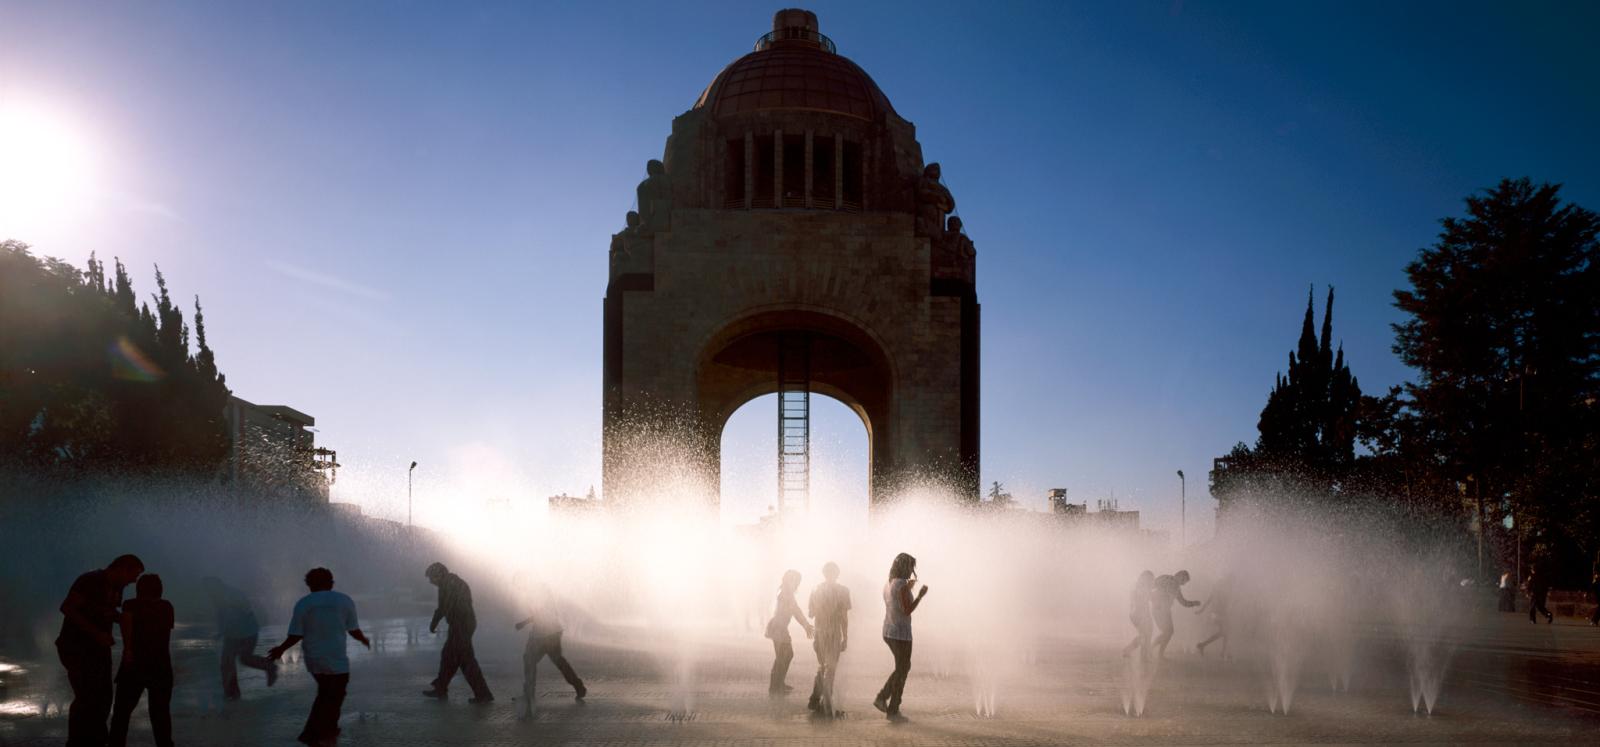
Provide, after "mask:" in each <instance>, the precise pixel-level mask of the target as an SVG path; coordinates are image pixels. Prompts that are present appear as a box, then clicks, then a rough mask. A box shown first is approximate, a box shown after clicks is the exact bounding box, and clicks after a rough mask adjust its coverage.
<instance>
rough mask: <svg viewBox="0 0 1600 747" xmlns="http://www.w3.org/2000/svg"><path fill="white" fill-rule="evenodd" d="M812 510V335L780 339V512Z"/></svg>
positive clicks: (781, 513) (790, 336)
mask: <svg viewBox="0 0 1600 747" xmlns="http://www.w3.org/2000/svg"><path fill="white" fill-rule="evenodd" d="M810 509H811V337H810V336H809V335H805V334H786V335H782V336H780V337H779V338H778V515H779V516H787V515H788V514H790V513H795V512H800V513H805V512H807V511H809V510H810Z"/></svg>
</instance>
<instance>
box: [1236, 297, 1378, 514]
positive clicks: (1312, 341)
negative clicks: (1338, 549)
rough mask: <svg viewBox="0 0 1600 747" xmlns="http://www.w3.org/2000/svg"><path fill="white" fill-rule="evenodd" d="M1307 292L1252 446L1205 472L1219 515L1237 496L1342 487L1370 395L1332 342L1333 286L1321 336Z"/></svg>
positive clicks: (1322, 492) (1335, 491)
mask: <svg viewBox="0 0 1600 747" xmlns="http://www.w3.org/2000/svg"><path fill="white" fill-rule="evenodd" d="M1312 293H1314V291H1313V292H1312ZM1312 293H1308V294H1307V297H1306V313H1305V316H1304V317H1303V318H1302V319H1301V323H1300V340H1299V343H1298V344H1297V345H1296V348H1295V350H1294V351H1292V352H1290V353H1289V368H1288V371H1287V372H1286V373H1285V372H1280V373H1279V374H1278V375H1277V378H1276V379H1275V381H1274V383H1273V387H1272V391H1271V393H1270V394H1268V395H1267V404H1266V406H1265V407H1263V408H1261V417H1260V419H1259V420H1258V421H1257V423H1256V430H1257V431H1258V433H1259V436H1258V437H1257V439H1256V445H1255V447H1254V448H1252V447H1250V446H1247V445H1245V444H1243V443H1240V444H1238V445H1236V446H1234V447H1233V450H1232V451H1230V452H1229V453H1228V454H1227V455H1226V456H1224V457H1221V458H1219V459H1218V460H1217V464H1216V469H1214V470H1212V472H1211V494H1212V496H1214V497H1215V498H1216V499H1217V501H1218V509H1219V511H1220V512H1221V513H1222V514H1226V513H1227V512H1228V511H1229V510H1230V505H1229V504H1230V503H1231V502H1233V501H1236V500H1240V499H1266V500H1282V499H1285V498H1288V497H1290V496H1293V497H1296V498H1303V497H1307V496H1321V497H1322V499H1323V500H1324V501H1332V500H1334V499H1336V498H1341V497H1343V495H1344V494H1345V493H1346V492H1347V489H1348V483H1349V482H1350V480H1351V478H1352V475H1353V474H1354V467H1355V464H1356V452H1355V444H1356V439H1357V436H1358V434H1359V433H1361V432H1362V430H1363V429H1362V426H1361V423H1360V417H1361V414H1362V413H1363V412H1364V411H1366V410H1365V409H1364V407H1365V405H1364V403H1365V402H1366V400H1370V399H1371V398H1365V399H1364V398H1363V397H1362V396H1361V386H1360V384H1359V382H1358V381H1357V380H1356V377H1355V376H1354V375H1353V374H1351V373H1350V367H1349V366H1348V365H1346V363H1345V360H1344V345H1343V344H1340V345H1338V346H1337V347H1335V345H1334V342H1333V289H1332V288H1329V289H1328V300H1327V305H1326V306H1325V307H1324V311H1323V315H1322V335H1321V337H1320V338H1319V337H1318V336H1317V333H1316V315H1315V306H1314V303H1315V296H1314V295H1313V294H1312Z"/></svg>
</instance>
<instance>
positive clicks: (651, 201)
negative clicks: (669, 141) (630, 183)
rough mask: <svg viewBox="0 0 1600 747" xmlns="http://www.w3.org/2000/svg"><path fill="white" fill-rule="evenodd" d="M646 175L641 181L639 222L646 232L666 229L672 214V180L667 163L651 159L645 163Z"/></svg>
mask: <svg viewBox="0 0 1600 747" xmlns="http://www.w3.org/2000/svg"><path fill="white" fill-rule="evenodd" d="M644 169H645V173H646V176H645V178H644V181H642V182H639V190H638V197H639V224H640V228H641V229H642V230H643V231H644V232H645V233H655V232H656V231H665V230H667V228H668V227H669V226H670V218H671V216H672V182H671V181H670V180H669V179H668V178H667V165H666V164H664V163H662V162H660V161H657V160H654V159H651V161H650V162H649V163H647V164H645V167H644Z"/></svg>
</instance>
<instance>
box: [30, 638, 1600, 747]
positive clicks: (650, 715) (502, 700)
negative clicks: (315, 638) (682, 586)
mask: <svg viewBox="0 0 1600 747" xmlns="http://www.w3.org/2000/svg"><path fill="white" fill-rule="evenodd" d="M415 624H416V621H387V622H386V623H381V624H377V625H373V628H375V629H376V630H374V631H370V632H376V633H379V634H381V636H382V641H383V645H382V646H381V650H378V651H375V652H372V653H368V652H366V651H360V652H359V653H358V654H356V655H355V656H353V662H354V664H353V667H354V675H353V678H352V681H351V686H350V695H349V699H348V700H347V702H346V703H345V708H344V717H343V721H342V726H343V728H344V735H343V739H342V740H341V744H347V745H395V746H407V745H444V744H452V745H453V744H462V745H465V744H473V745H512V744H532V743H538V744H571V745H661V746H663V747H665V746H666V745H700V744H719V745H728V744H756V745H768V744H774V745H776V744H794V745H798V744H807V745H809V744H822V745H879V744H884V745H888V744H893V745H969V744H972V745H979V744H994V745H1059V744H1135V743H1137V744H1234V743H1247V744H1268V743H1271V744H1284V743H1294V744H1306V743H1317V744H1378V743H1382V744H1393V743H1410V744H1429V743H1433V744H1462V743H1508V742H1532V741H1540V742H1549V741H1561V742H1574V741H1576V742H1591V743H1592V742H1595V741H1596V740H1600V731H1597V730H1600V667H1597V664H1600V629H1597V628H1591V627H1589V626H1588V625H1587V623H1586V622H1584V621H1582V620H1579V619H1575V618H1558V620H1557V624H1556V625H1553V626H1551V625H1538V626H1534V625H1530V624H1529V623H1528V622H1527V618H1526V617H1525V616H1523V615H1497V614H1493V613H1483V614H1481V615H1479V616H1477V617H1475V618H1473V619H1471V620H1468V621H1464V622H1461V623H1458V624H1454V625H1451V626H1449V627H1448V628H1447V629H1446V630H1445V634H1444V638H1443V641H1442V643H1440V644H1439V645H1438V646H1437V647H1435V648H1433V649H1430V650H1431V651H1433V652H1434V654H1435V655H1436V656H1437V657H1439V658H1438V660H1439V661H1441V662H1447V666H1441V667H1439V668H1438V669H1442V671H1444V676H1443V680H1442V685H1441V686H1440V690H1439V696H1438V699H1437V703H1436V708H1435V710H1434V713H1433V714H1432V715H1426V714H1422V715H1419V714H1415V713H1413V710H1412V700H1411V695H1410V689H1409V687H1408V676H1407V669H1406V661H1407V654H1406V650H1407V649H1406V647H1405V646H1404V645H1402V644H1400V643H1398V642H1397V641H1398V638H1397V637H1396V635H1395V633H1394V631H1386V630H1381V629H1367V630H1363V631H1361V636H1362V643H1361V645H1360V646H1359V649H1360V650H1361V652H1362V653H1361V654H1360V655H1359V656H1357V657H1355V659H1354V662H1353V665H1352V667H1351V669H1350V672H1351V678H1350V686H1349V688H1348V690H1345V691H1336V690H1335V689H1334V688H1333V687H1332V686H1330V679H1329V677H1328V675H1327V672H1326V671H1325V670H1324V668H1321V667H1319V665H1318V664H1317V663H1316V661H1317V656H1316V655H1317V653H1318V652H1317V650H1316V649H1317V648H1318V646H1319V645H1320V642H1318V641H1312V642H1311V646H1310V648H1311V650H1310V651H1308V652H1306V655H1305V656H1304V657H1301V658H1298V659H1295V660H1294V661H1290V662H1284V661H1281V660H1280V661H1279V662H1278V664H1279V665H1280V666H1279V667H1278V668H1277V669H1276V670H1274V669H1273V668H1272V666H1271V662H1269V661H1268V660H1267V659H1265V658H1263V657H1261V656H1257V655H1250V654H1241V655H1239V656H1238V657H1237V658H1234V659H1232V660H1229V661H1220V660H1218V659H1217V657H1216V655H1215V653H1214V652H1208V653H1211V654H1212V655H1211V656H1209V657H1207V658H1201V657H1200V656H1198V655H1197V654H1196V653H1194V652H1193V651H1192V650H1189V651H1182V652H1180V651H1177V650H1176V649H1174V650H1173V651H1170V652H1169V655H1168V659H1167V660H1166V662H1164V663H1163V664H1162V665H1161V666H1160V669H1159V670H1158V671H1157V672H1155V673H1154V675H1153V677H1152V679H1151V684H1150V686H1149V689H1148V697H1147V707H1146V709H1145V712H1144V714H1143V716H1142V717H1132V716H1129V715H1127V714H1126V713H1125V712H1124V701H1125V700H1131V699H1132V694H1133V690H1134V689H1135V688H1132V687H1131V686H1130V679H1129V678H1130V676H1131V674H1130V672H1131V669H1130V664H1129V661H1128V660H1125V659H1122V658H1121V657H1119V656H1118V655H1117V653H1116V649H1117V648H1118V644H1119V642H1117V641H1111V640H1065V639H1063V640H1060V641H1056V642H1054V643H1050V644H1047V645H1043V646H1041V647H1039V648H1038V649H1036V650H1034V651H1032V652H1031V653H1030V654H1028V655H1027V656H1026V657H1022V658H1019V659H1018V665H1017V666H1015V667H1012V668H1011V669H1010V670H1009V673H1008V674H1006V675H1004V676H998V675H997V676H995V677H994V679H993V681H994V683H995V684H994V685H993V686H992V688H975V687H974V681H973V678H972V677H970V676H968V675H967V674H965V673H963V672H962V671H959V670H961V668H960V667H956V666H949V665H948V659H947V657H943V656H942V655H941V652H939V651H938V650H933V648H932V644H931V643H930V644H927V645H922V646H921V647H919V649H918V650H917V652H916V656H915V659H914V665H913V672H912V675H911V678H910V681H909V683H908V685H907V687H906V703H905V706H904V710H905V713H906V715H907V716H909V717H910V719H911V720H910V722H909V723H904V724H891V723H888V722H887V721H885V720H884V719H883V718H882V716H881V714H879V713H878V712H876V711H874V710H873V709H872V707H871V705H870V701H871V696H872V694H873V693H874V692H875V691H876V690H877V687H878V685H879V684H880V683H881V681H882V678H883V677H884V676H885V675H887V673H888V669H889V657H888V655H887V652H886V651H884V650H883V649H884V647H883V645H882V644H881V642H879V641H877V640H870V641H861V640H859V639H858V641H857V642H856V644H855V646H854V647H853V648H852V650H851V652H850V653H849V654H847V656H846V659H845V661H844V664H843V672H842V673H841V675H840V684H839V688H838V689H839V694H840V699H841V702H840V707H841V708H843V709H844V710H845V713H844V714H843V716H842V717H841V718H838V719H834V720H814V719H812V718H810V717H809V715H808V713H807V712H806V710H805V707H804V706H805V700H806V698H805V695H806V692H807V689H808V687H809V682H810V677H811V675H812V673H813V672H814V666H815V660H814V658H813V657H812V656H811V653H810V651H809V649H808V648H806V646H805V644H804V641H803V640H801V641H797V646H796V648H797V649H799V651H798V652H797V655H796V657H795V663H794V667H793V669H792V670H791V672H790V674H789V683H790V684H791V685H794V686H795V687H796V690H795V692H794V693H793V694H791V695H790V696H788V697H785V698H778V699H772V698H769V697H768V695H767V692H766V677H767V667H768V666H769V664H770V649H769V648H768V647H767V646H768V644H767V643H766V641H764V640H759V638H758V636H759V634H752V635H749V636H745V635H732V634H729V635H728V636H726V638H725V639H724V640H719V641H716V642H711V643H702V644H701V645H700V646H699V647H698V649H697V655H696V656H695V657H694V658H695V661H696V662H698V663H697V664H696V666H695V668H694V673H693V675H692V676H690V677H688V678H687V681H689V682H692V684H691V685H688V686H680V685H678V684H677V683H678V682H680V681H685V680H684V678H683V676H682V670H681V669H678V668H675V667H674V666H673V664H672V663H671V662H663V661H659V660H658V659H657V658H655V657H653V656H650V655H647V654H644V653H641V652H638V651H633V650H630V649H629V648H628V647H626V646H623V645H619V644H618V643H616V640H622V639H616V638H613V640H611V641H607V640H605V639H601V638H589V639H588V640H583V639H574V640H570V641H568V642H567V649H568V650H567V653H568V658H569V659H570V660H571V661H572V663H573V664H574V665H575V666H576V667H577V669H578V671H579V673H580V674H582V675H583V677H584V678H585V680H586V681H587V683H588V685H589V689H590V695H589V697H588V699H587V702H581V703H580V702H577V701H575V700H574V699H573V698H572V691H571V689H570V688H568V687H567V686H566V685H565V683H563V682H562V681H561V679H560V676H559V675H558V674H557V673H556V672H555V671H554V668H553V667H551V666H550V664H549V663H548V662H546V663H545V664H544V665H543V666H542V667H541V670H540V677H541V678H540V680H539V685H538V693H537V698H538V699H537V702H538V706H539V707H538V710H537V714H536V716H535V717H534V718H533V719H531V720H527V721H519V720H518V719H517V714H518V710H519V708H520V706H521V703H520V700H519V698H520V691H521V672H520V662H519V661H518V660H517V658H516V656H515V655H514V654H508V653H507V652H506V651H504V650H496V651H495V652H493V653H492V655H491V654H490V653H489V652H488V651H485V652H484V654H483V655H482V656H481V658H483V660H484V663H485V670H486V672H487V674H488V676H489V680H490V684H491V686H492V687H493V688H494V690H495V692H496V695H497V696H498V698H499V700H498V701H497V702H496V703H494V704H492V705H489V706H481V707H480V706H473V705H468V704H467V703H466V698H467V696H468V692H467V689H466V686H465V683H463V682H461V681H460V680H459V679H458V680H457V682H456V683H455V685H454V687H453V689H452V693H451V701H450V702H449V703H443V704H441V703H436V702H430V701H426V700H424V699H423V698H422V697H421V695H420V694H419V692H420V691H421V690H422V689H423V688H424V687H426V686H427V682H428V680H429V679H430V678H431V676H432V674H433V669H434V667H435V666H436V662H437V656H438V646H439V640H440V639H438V638H434V637H432V636H426V635H425V636H422V637H421V638H420V639H419V640H417V641H416V642H415V643H408V637H409V636H408V633H407V630H406V626H408V625H412V626H414V625H415ZM413 631H414V628H413ZM269 633H270V634H268V635H263V637H262V640H263V641H264V642H265V641H270V640H276V638H275V637H274V636H275V635H278V634H281V630H277V631H269ZM752 638H754V640H752ZM210 646H211V644H210V643H209V642H208V641H204V640H197V639H184V640H180V641H178V642H177V643H175V645H174V657H175V666H176V667H177V669H178V671H179V679H180V682H179V685H178V688H177V692H176V694H175V698H174V701H175V703H174V718H175V731H176V734H177V737H178V743H179V744H183V745H257V744H261V745H279V744H283V745H287V744H293V743H294V737H295V735H296V734H297V733H298V731H299V729H300V726H301V724H302V721H303V719H304V716H305V713H306V710H307V708H308V707H309V705H310V702H311V698H312V694H313V691H314V683H313V682H312V680H311V678H310V677H309V676H307V675H306V674H305V672H304V670H303V669H302V668H301V667H300V666H299V665H298V663H297V662H290V663H289V664H288V665H286V667H285V669H284V674H283V677H282V679H281V680H280V681H279V683H278V685H277V686H276V687H274V688H271V689H267V688H266V687H265V682H264V679H263V677H262V675H261V673H259V672H254V671H251V670H245V671H246V672H248V674H246V675H245V676H244V677H243V678H242V682H243V686H244V689H245V694H244V699H243V700H242V701H239V702H233V703H227V702H222V701H221V700H220V698H219V697H218V693H217V689H218V686H217V679H216V677H217V676H216V674H215V662H214V659H213V658H212V657H213V656H214V655H215V654H214V650H213V649H212V648H211V647H210ZM265 647H266V644H265V643H264V644H263V646H262V648H263V649H264V648H265ZM486 648H493V647H486ZM500 648H503V647H500ZM352 650H353V651H355V650H359V647H358V646H354V644H352ZM26 666H27V667H28V668H30V669H32V670H34V671H31V672H29V673H28V674H27V676H25V677H23V678H21V679H20V680H19V679H18V678H17V677H15V676H12V677H10V681H11V682H12V683H13V684H10V685H9V686H8V687H6V689H4V690H0V697H3V698H4V701H3V702H0V745H6V746H10V745H18V746H21V745H46V744H51V745H54V744H60V743H61V742H62V741H63V739H64V737H65V727H66V720H65V718H64V714H63V711H62V709H63V708H64V705H65V703H66V701H67V700H68V697H67V693H66V690H65V682H64V680H63V678H61V677H60V676H59V674H57V673H56V672H55V669H57V668H58V667H57V666H56V665H55V663H54V662H53V661H48V662H39V663H35V664H30V665H26ZM1273 671H1277V672H1278V673H1279V674H1283V673H1284V672H1289V673H1290V674H1289V675H1287V676H1285V677H1283V678H1282V679H1283V681H1285V682H1289V683H1292V685H1291V686H1290V687H1289V688H1288V690H1290V691H1292V701H1291V703H1292V705H1291V708H1290V709H1289V712H1288V714H1287V715H1282V714H1275V713H1273V712H1272V711H1271V710H1269V707H1268V704H1269V693H1270V692H1273V690H1272V689H1271V688H1269V687H1268V685H1267V683H1268V682H1270V681H1273V678H1272V676H1271V673H1272V672H1273ZM13 675H15V672H13ZM991 704H992V713H993V715H992V716H987V715H980V713H981V712H987V711H988V709H989V708H990V707H991ZM134 729H135V731H134V733H133V735H132V739H131V742H130V743H132V744H150V743H151V741H150V734H149V730H148V721H147V720H146V719H145V717H144V711H143V709H142V708H141V709H140V711H139V712H137V713H136V714H135V717H134Z"/></svg>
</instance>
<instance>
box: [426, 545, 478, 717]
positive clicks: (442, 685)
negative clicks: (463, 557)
mask: <svg viewBox="0 0 1600 747" xmlns="http://www.w3.org/2000/svg"><path fill="white" fill-rule="evenodd" d="M423 575H425V576H427V577H428V583H430V584H433V585H434V586H437V587H439V605H438V607H437V608H435V609H434V611H433V621H432V622H430V623H428V632H429V633H433V634H434V635H438V633H439V620H441V619H443V620H444V621H445V622H447V623H449V624H450V632H449V633H448V634H447V635H446V636H445V639H444V648H442V649H440V650H439V676H438V677H435V678H434V680H433V687H432V688H431V689H428V690H423V691H422V694H423V695H426V696H428V697H430V698H438V699H439V700H444V699H445V698H446V697H448V695H449V688H450V680H452V679H454V678H455V676H456V670H457V669H460V670H461V674H462V676H464V677H466V678H467V686H468V687H470V688H472V697H471V698H470V699H468V701H467V702H468V703H474V704H478V705H484V704H487V703H493V702H494V694H493V693H491V692H489V683H488V682H485V681H484V679H483V669H481V668H480V667H479V666H478V655H477V653H476V652H474V651H473V650H472V634H473V633H475V632H477V630H478V617H477V615H476V614H474V613H473V611H472V587H470V586H467V582H466V581H463V580H461V577H460V576H457V575H456V574H454V573H451V572H450V569H449V568H446V567H444V563H433V564H432V565H429V566H428V568H427V569H426V570H424V571H423Z"/></svg>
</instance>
